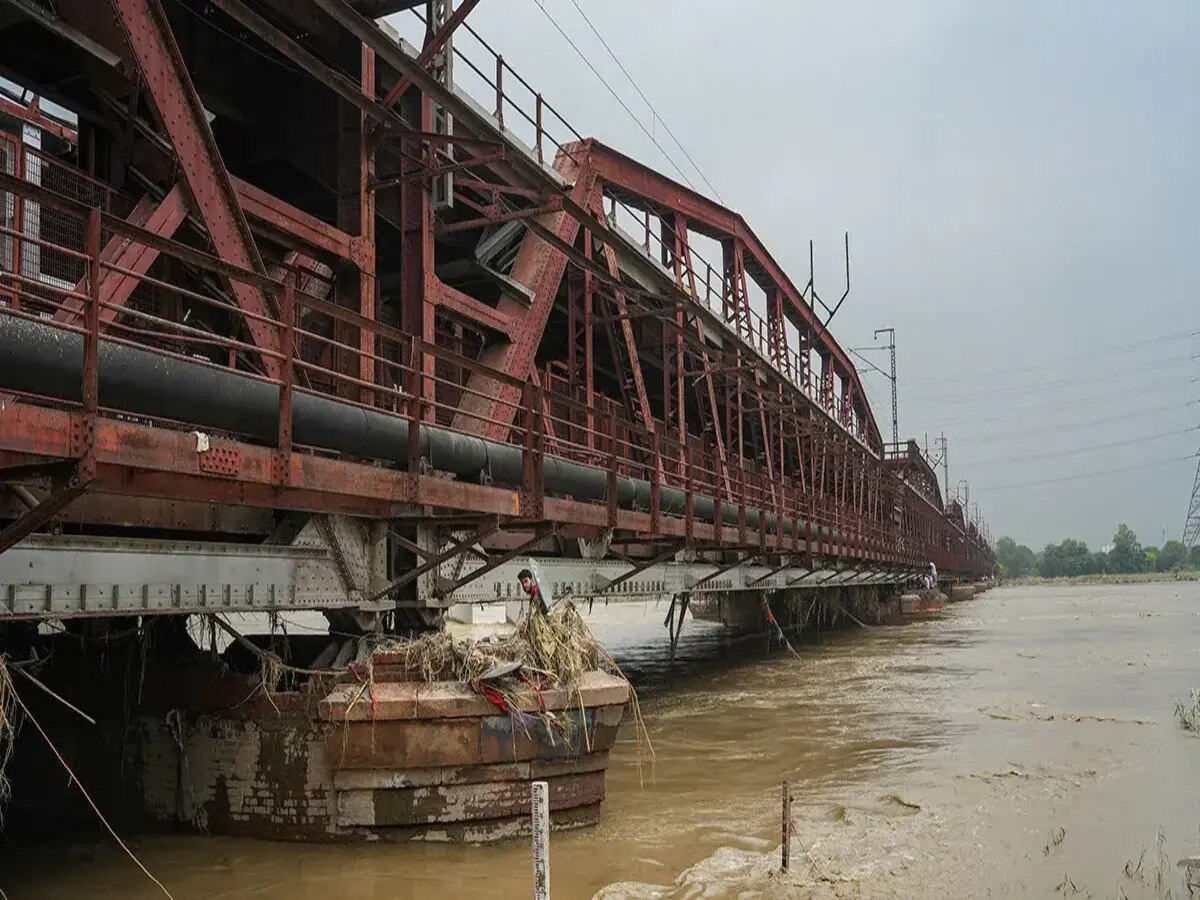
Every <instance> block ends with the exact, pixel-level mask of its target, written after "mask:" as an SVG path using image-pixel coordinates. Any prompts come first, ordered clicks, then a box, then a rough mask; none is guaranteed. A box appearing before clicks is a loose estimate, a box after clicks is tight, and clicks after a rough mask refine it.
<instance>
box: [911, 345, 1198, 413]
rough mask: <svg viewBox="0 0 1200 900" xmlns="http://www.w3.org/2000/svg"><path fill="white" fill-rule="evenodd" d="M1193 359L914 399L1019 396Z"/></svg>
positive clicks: (1184, 356) (1172, 358)
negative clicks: (1024, 393) (1081, 376)
mask: <svg viewBox="0 0 1200 900" xmlns="http://www.w3.org/2000/svg"><path fill="white" fill-rule="evenodd" d="M1192 358H1193V354H1191V353H1181V354H1179V355H1178V356H1167V357H1164V358H1162V359H1156V360H1154V361H1153V362H1147V363H1142V364H1140V365H1137V366H1133V367H1131V368H1128V369H1117V370H1114V371H1111V372H1105V373H1103V374H1102V375H1091V376H1089V377H1086V378H1058V379H1055V380H1054V381H1040V382H1035V383H1033V384H1015V385H1008V386H1006V387H997V388H987V389H984V390H979V391H966V392H964V393H959V394H933V395H925V396H922V395H920V394H918V395H917V396H916V397H915V398H914V399H917V400H921V401H923V402H926V403H928V402H933V401H938V402H947V401H949V402H958V401H960V400H974V399H976V398H978V397H990V396H994V395H998V394H1019V393H1021V392H1023V391H1031V390H1047V389H1051V388H1062V387H1073V386H1074V385H1077V384H1093V383H1095V382H1097V381H1107V380H1109V379H1111V378H1122V377H1124V376H1126V375H1129V374H1132V373H1135V372H1146V371H1150V370H1152V369H1158V368H1162V367H1164V366H1168V365H1173V364H1174V363H1177V362H1182V361H1185V360H1191V359H1192Z"/></svg>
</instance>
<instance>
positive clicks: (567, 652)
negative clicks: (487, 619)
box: [375, 602, 617, 686]
mask: <svg viewBox="0 0 1200 900" xmlns="http://www.w3.org/2000/svg"><path fill="white" fill-rule="evenodd" d="M375 650H376V651H377V652H383V653H388V654H391V655H394V656H396V657H399V658H401V659H402V660H403V662H402V663H401V666H402V667H403V668H404V669H405V675H406V677H408V678H411V679H413V680H418V681H444V680H447V679H454V680H457V681H461V682H463V683H464V684H478V683H479V682H480V681H481V680H482V679H483V676H484V675H485V674H486V673H487V672H488V671H489V670H491V669H493V668H495V667H496V666H498V665H501V664H503V663H518V664H519V665H520V669H521V670H524V671H525V672H526V673H528V674H534V675H540V676H543V677H545V678H547V679H549V680H550V681H551V682H553V683H555V684H561V685H567V686H569V685H571V684H573V683H575V682H577V681H578V680H579V677H580V676H581V675H582V674H583V673H584V672H589V671H592V670H595V669H599V668H606V665H605V664H606V663H607V662H608V659H609V657H608V654H607V653H606V652H605V651H604V649H603V648H602V647H601V646H600V644H599V642H598V641H597V640H596V639H595V637H594V636H593V635H592V633H591V631H590V630H589V629H588V627H587V625H586V624H585V623H584V621H583V617H582V616H580V614H579V611H578V610H577V609H576V608H575V606H574V604H572V603H570V602H563V603H560V604H558V606H556V607H555V608H554V609H553V610H551V611H550V612H549V613H545V614H543V613H534V614H533V615H527V616H524V617H523V618H522V619H521V621H520V623H519V624H518V625H517V627H516V628H515V630H514V631H513V632H512V633H511V634H507V635H488V636H487V637H484V638H480V639H478V640H472V639H468V638H459V637H455V636H454V635H452V634H450V633H449V632H447V631H438V632H431V633H429V634H425V635H422V636H421V637H419V638H414V639H397V638H384V639H383V640H381V641H380V642H378V643H377V644H376V645H375ZM607 668H609V669H610V670H611V668H612V667H611V666H608V667H607ZM511 674H512V675H515V674H516V673H511ZM614 674H617V673H616V672H614ZM506 677H508V676H506Z"/></svg>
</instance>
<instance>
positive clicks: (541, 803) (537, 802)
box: [530, 781, 550, 900]
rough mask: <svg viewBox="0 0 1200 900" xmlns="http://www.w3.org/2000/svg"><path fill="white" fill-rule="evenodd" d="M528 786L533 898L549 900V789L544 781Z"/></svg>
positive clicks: (534, 899)
mask: <svg viewBox="0 0 1200 900" xmlns="http://www.w3.org/2000/svg"><path fill="white" fill-rule="evenodd" d="M530 787H531V788H532V789H533V791H532V807H533V823H532V824H533V828H532V829H531V830H532V833H533V900H550V789H549V788H548V787H547V786H546V782H544V781H535V782H533V784H532V785H530Z"/></svg>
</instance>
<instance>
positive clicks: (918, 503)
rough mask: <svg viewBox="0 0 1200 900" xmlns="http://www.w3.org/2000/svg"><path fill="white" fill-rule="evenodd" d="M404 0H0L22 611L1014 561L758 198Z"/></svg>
mask: <svg viewBox="0 0 1200 900" xmlns="http://www.w3.org/2000/svg"><path fill="white" fill-rule="evenodd" d="M414 5H419V6H424V4H413V3H411V2H390V3H388V2H370V3H368V2H364V0H359V2H350V0H298V2H282V0H257V2H251V0H215V2H207V0H103V2H95V3H92V2H83V0H59V2H57V3H55V4H53V6H51V5H48V4H41V3H38V2H37V0H21V2H19V3H12V2H8V0H0V40H3V42H4V46H5V47H6V48H11V50H12V52H11V53H9V52H6V54H5V57H6V59H5V67H6V75H8V76H10V77H12V78H14V79H16V80H17V81H19V82H20V83H21V84H22V85H23V86H25V87H27V88H29V89H30V90H31V91H34V92H36V93H38V94H41V95H44V96H46V97H48V98H50V99H52V100H53V101H54V102H55V103H58V104H61V105H62V106H65V107H67V108H69V109H71V110H74V111H76V112H77V114H78V120H77V121H76V122H70V123H67V124H64V123H62V122H60V121H56V120H51V119H49V118H47V116H46V115H45V114H44V113H43V112H42V110H41V109H40V108H38V107H37V105H36V104H34V105H25V106H20V105H19V104H12V103H9V104H8V106H4V107H0V201H2V202H0V208H2V209H4V210H5V217H4V220H3V223H2V224H0V621H2V620H4V619H5V617H10V618H18V617H20V618H39V617H42V618H45V617H69V616H75V615H113V614H129V613H132V612H137V613H141V614H151V613H162V614H170V613H186V612H203V611H211V610H212V609H223V610H227V611H228V610H261V609H284V608H322V609H333V608H345V609H351V610H357V611H358V613H359V614H360V616H361V617H362V621H363V622H364V627H367V626H373V625H378V624H379V622H380V621H381V618H380V617H383V616H385V615H393V621H394V616H395V615H396V614H398V613H400V612H403V613H404V615H405V616H408V617H409V618H408V619H407V620H406V621H409V620H411V622H412V623H414V624H430V623H431V622H434V621H436V619H437V617H438V615H440V611H441V610H443V609H445V608H446V607H447V606H449V605H451V604H452V603H454V602H456V600H459V599H463V598H468V599H470V600H471V601H472V602H481V601H484V600H488V599H490V600H495V601H497V602H500V601H503V600H505V599H507V598H508V593H507V591H506V590H504V589H503V588H502V586H501V582H500V581H498V580H497V579H500V578H508V577H509V573H508V568H509V567H510V566H511V565H514V564H516V563H519V561H520V557H521V555H522V554H524V555H530V554H533V555H538V556H543V557H545V558H547V559H548V560H551V561H552V562H551V564H550V565H551V567H552V568H553V569H554V571H555V573H556V579H555V580H556V581H557V582H558V583H560V584H561V585H562V586H563V587H564V590H566V588H567V586H569V591H567V592H569V593H573V594H576V595H577V596H584V597H608V596H617V597H624V596H648V595H652V594H654V593H656V592H662V593H680V594H683V595H684V596H685V597H687V596H690V594H691V592H693V591H710V590H713V591H715V590H769V589H785V588H787V587H788V586H795V585H798V584H803V585H810V584H820V583H826V582H829V583H833V584H855V583H857V584H874V583H881V582H885V581H887V580H901V579H903V578H904V577H907V575H908V574H910V573H911V572H914V571H917V570H920V569H923V568H927V567H928V564H929V563H930V562H933V563H935V564H936V565H937V567H938V569H939V571H942V572H945V573H947V574H950V575H960V576H962V577H975V576H979V575H982V574H986V573H989V572H990V571H991V568H992V553H991V550H990V548H989V547H988V546H987V543H986V541H985V540H984V539H983V538H982V537H981V536H980V534H979V533H978V529H977V528H976V526H975V525H974V523H968V522H966V521H965V520H964V519H963V518H962V517H961V514H960V513H959V512H957V511H956V510H955V509H954V508H953V506H952V505H950V506H947V504H946V498H943V497H942V496H941V492H940V491H939V488H938V484H937V478H936V476H934V475H933V473H932V470H930V469H929V466H928V462H927V461H926V460H925V459H924V457H922V456H921V455H920V454H919V453H918V452H916V450H915V445H912V444H906V445H896V444H894V443H893V444H885V443H884V441H883V439H882V437H881V435H880V432H879V429H878V426H877V424H876V421H875V417H874V415H873V413H872V411H871V409H870V406H869V405H868V403H867V398H866V395H865V393H864V390H863V385H862V383H861V382H860V380H859V376H858V373H857V371H856V369H855V367H854V365H853V363H852V362H851V360H850V358H849V356H848V355H847V353H846V352H845V350H844V349H843V348H842V347H841V345H840V344H839V343H838V342H837V340H836V339H835V338H834V337H833V335H832V334H831V333H830V331H829V329H828V327H827V323H825V322H822V320H821V317H820V316H819V315H818V314H817V313H816V311H815V310H814V309H813V308H812V307H811V305H810V304H809V302H808V301H807V299H806V293H805V291H804V290H801V289H798V288H797V287H796V286H795V284H794V283H793V282H792V281H791V280H790V279H789V277H788V275H787V274H786V273H785V272H784V271H783V269H782V267H781V266H780V265H779V264H778V263H777V262H776V260H775V259H774V257H773V256H772V255H771V253H770V252H769V251H768V250H767V249H766V246H765V244H764V243H763V241H762V240H761V239H760V238H759V237H758V236H757V235H756V234H755V233H754V231H753V230H752V229H751V228H750V227H749V225H748V224H747V223H746V222H745V220H743V219H742V217H741V216H739V215H738V214H736V213H734V212H732V211H730V210H729V209H727V208H725V207H723V206H721V205H720V204H717V203H715V202H714V201H712V200H710V199H708V198H706V197H704V196H702V195H700V194H698V193H696V192H695V191H692V190H690V189H688V188H686V187H683V186H681V185H680V184H678V183H676V182H674V181H672V180H671V179H669V178H667V177H665V176H663V175H661V174H660V173H658V172H655V171H654V170H652V169H650V168H649V167H647V166H645V165H643V164H640V163H638V162H636V161H634V160H633V159H631V158H629V157H627V156H625V155H624V154H621V153H619V152H618V151H616V150H614V149H612V148H611V147H609V146H607V145H605V144H603V143H601V142H600V141H597V140H595V139H591V138H584V137H582V136H581V135H580V134H579V133H577V132H575V131H574V129H572V128H571V127H570V126H569V125H568V124H567V123H566V121H565V120H564V119H563V118H562V117H561V116H560V115H559V113H558V111H557V109H556V108H555V107H554V106H552V105H551V104H550V103H549V102H548V101H547V100H546V99H545V98H544V97H543V96H542V95H541V94H540V93H538V92H537V91H535V90H533V89H531V88H529V86H528V84H527V83H526V82H525V81H524V80H523V79H522V78H521V77H520V76H519V74H518V73H516V72H515V70H514V69H513V68H512V67H511V65H509V64H508V63H507V62H506V61H504V60H503V59H502V58H501V57H499V56H496V55H492V54H491V53H490V49H489V48H488V47H487V45H486V44H479V46H482V47H483V48H484V49H483V50H482V51H480V52H479V53H475V54H473V55H468V54H464V53H463V52H462V50H461V49H460V48H459V47H458V46H456V41H455V38H456V37H457V36H463V35H468V34H470V35H474V32H473V31H472V30H471V25H470V22H469V13H470V11H471V9H473V8H474V7H475V5H476V2H470V0H465V2H461V3H460V4H459V6H458V8H457V10H453V9H451V8H450V7H448V6H447V5H446V4H443V3H438V4H436V9H432V8H431V9H429V10H428V11H427V14H436V21H434V20H432V19H431V22H433V24H432V25H431V26H430V27H429V28H427V29H426V43H425V46H424V47H415V46H410V45H409V44H407V43H405V42H404V41H402V40H400V39H398V38H397V37H396V36H395V35H394V34H393V33H391V32H390V31H389V30H387V29H385V28H384V27H381V26H380V25H379V24H377V23H376V22H374V21H372V19H370V18H369V16H372V15H380V14H383V13H388V12H396V11H400V10H402V9H408V8H410V7H413V6H414ZM451 63H454V65H451ZM452 72H459V73H467V72H469V73H470V76H471V78H472V79H474V80H475V81H476V82H479V84H475V85H474V86H473V91H472V93H468V92H467V91H466V90H464V89H463V88H462V87H461V86H459V85H457V84H455V83H454V80H453V78H451V77H450V73H452ZM480 85H482V86H480ZM6 102H7V101H6ZM710 251H711V252H710ZM705 254H707V255H708V256H710V257H713V258H705ZM71 554H74V556H71ZM604 557H607V558H604ZM68 559H75V560H76V563H75V564H73V565H68V563H67V560H68ZM514 560H515V562H514ZM118 563H119V564H118ZM217 572H223V573H225V574H223V575H221V576H220V577H218V576H217V574H216V573H217ZM681 608H684V607H683V606H681Z"/></svg>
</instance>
